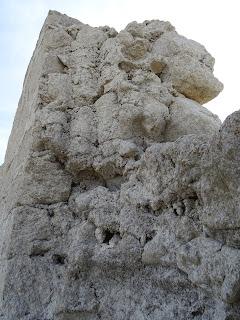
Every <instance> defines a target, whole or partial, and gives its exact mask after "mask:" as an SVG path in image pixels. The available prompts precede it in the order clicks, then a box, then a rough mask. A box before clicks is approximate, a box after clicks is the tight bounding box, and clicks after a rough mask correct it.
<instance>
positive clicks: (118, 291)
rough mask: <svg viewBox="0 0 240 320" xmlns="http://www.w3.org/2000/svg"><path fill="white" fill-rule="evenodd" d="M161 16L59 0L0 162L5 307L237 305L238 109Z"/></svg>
mask: <svg viewBox="0 0 240 320" xmlns="http://www.w3.org/2000/svg"><path fill="white" fill-rule="evenodd" d="M213 65H214V59H213V57H212V56H211V55H210V54H209V53H208V52H207V51H206V49H205V48H204V47H203V46H202V45H200V44H198V43H197V42H195V41H192V40H188V39H186V38H185V37H183V36H180V35H179V34H178V33H177V32H176V31H175V29H174V27H173V26H172V25H171V24H170V23H168V22H162V21H158V20H152V21H144V22H143V23H137V22H132V23H130V24H129V25H128V26H127V27H126V28H125V29H124V30H123V31H121V32H119V33H118V32H116V31H115V30H114V29H113V28H110V27H107V26H104V27H99V28H95V27H91V26H89V25H86V24H83V23H81V22H79V21H77V20H75V19H72V18H69V17H67V16H66V15H62V14H60V13H58V12H55V11H50V12H49V15H48V17H47V19H46V21H45V23H44V26H43V29H42V31H41V34H40V38H39V40H38V43H37V46H36V49H35V51H34V54H33V57H32V60H31V62H30V65H29V68H28V70H27V74H26V78H25V81H24V86H23V93H22V96H21V99H20V102H19V107H18V111H17V113H16V117H15V120H14V125H13V130H12V133H11V136H10V140H9V145H8V150H7V153H6V157H5V162H4V164H3V165H2V166H1V167H0V213H1V214H0V239H1V242H0V319H1V320H99V319H101V320H103V319H104V320H107V319H109V320H112V319H115V320H166V319H168V320H173V319H174V320H175V319H178V320H200V319H201V320H227V319H228V320H230V319H231V320H237V319H240V204H239V193H240V187H239V186H240V166H239V163H240V129H239V128H240V112H239V111H238V112H235V113H233V114H232V115H230V116H229V117H228V118H227V119H226V121H225V122H224V123H223V124H221V122H220V120H219V119H218V117H217V116H215V115H213V114H212V113H211V112H209V111H208V110H207V109H206V108H205V107H203V106H202V105H201V104H202V103H205V102H207V101H209V100H211V99H213V98H214V97H215V96H217V95H218V94H219V92H220V91H221V90H222V84H221V83H220V82H219V81H218V80H217V79H216V78H215V77H214V75H213Z"/></svg>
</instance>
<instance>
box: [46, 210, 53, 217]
mask: <svg viewBox="0 0 240 320" xmlns="http://www.w3.org/2000/svg"><path fill="white" fill-rule="evenodd" d="M47 213H48V216H49V217H50V218H52V217H54V211H53V209H48V210H47Z"/></svg>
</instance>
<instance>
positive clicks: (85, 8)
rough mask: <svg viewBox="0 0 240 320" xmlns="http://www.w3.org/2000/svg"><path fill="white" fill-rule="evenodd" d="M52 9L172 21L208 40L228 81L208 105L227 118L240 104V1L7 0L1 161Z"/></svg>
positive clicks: (1, 7) (1, 32)
mask: <svg viewBox="0 0 240 320" xmlns="http://www.w3.org/2000/svg"><path fill="white" fill-rule="evenodd" d="M49 9H52V10H57V11H60V12H62V13H66V14H67V15H69V16H72V17H75V18H77V19H79V20H80V21H82V22H84V23H88V24H90V25H92V26H100V25H110V26H112V27H115V28H116V29H117V30H118V31H119V30H121V29H123V28H124V27H125V26H126V25H127V24H128V23H129V22H130V21H133V20H135V21H138V22H141V21H144V20H150V19H160V20H168V21H170V22H171V23H172V24H173V25H174V26H175V27H176V29H177V31H178V32H179V33H180V34H183V35H184V36H186V37H188V38H191V39H194V40H196V41H198V42H200V43H201V44H203V45H204V46H205V47H206V48H207V50H208V51H209V52H210V53H211V54H212V55H213V56H214V57H215V59H216V64H215V75H216V76H217V77H218V78H219V80H221V81H222V82H223V83H224V91H223V92H222V93H221V94H220V95H219V96H218V97H217V98H215V99H214V100H212V101H211V102H209V103H208V104H206V106H207V107H208V108H209V109H210V110H211V111H212V112H214V113H216V114H218V116H219V117H220V118H221V120H224V119H225V118H226V116H227V115H229V114H230V113H232V112H233V111H235V110H237V109H239V98H238V90H239V79H238V72H239V71H240V59H239V57H240V45H239V31H240V19H239V12H240V1H239V0H228V1H226V0H200V1H199V0H181V1H180V0H144V1H142V0H35V1H34V0H21V1H20V0H1V3H0V47H1V51H0V71H1V78H0V88H1V103H0V164H1V163H2V162H3V160H4V154H5V150H6V146H7V140H8V136H9V134H10V130H11V126H12V122H13V118H14V114H15V112H16V108H17V103H18V100H19V98H20V94H21V90H22V82H23V79H24V75H25V72H26V69H27V65H28V63H29V60H30V58H31V55H32V52H33V50H34V47H35V44H36V41H37V38H38V35H39V32H40V29H41V26H42V24H43V22H44V19H45V17H46V15H47V13H48V10H49Z"/></svg>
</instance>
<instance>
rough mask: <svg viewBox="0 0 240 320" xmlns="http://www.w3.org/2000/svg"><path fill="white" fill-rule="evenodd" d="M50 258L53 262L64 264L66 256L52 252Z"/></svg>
mask: <svg viewBox="0 0 240 320" xmlns="http://www.w3.org/2000/svg"><path fill="white" fill-rule="evenodd" d="M52 260H53V263H54V264H58V265H64V264H65V261H66V256H65V255H61V254H54V255H53V256H52Z"/></svg>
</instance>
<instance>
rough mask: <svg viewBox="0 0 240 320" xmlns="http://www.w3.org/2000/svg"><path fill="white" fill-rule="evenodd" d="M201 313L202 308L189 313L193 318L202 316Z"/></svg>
mask: <svg viewBox="0 0 240 320" xmlns="http://www.w3.org/2000/svg"><path fill="white" fill-rule="evenodd" d="M203 313H204V308H203V307H200V308H198V309H197V310H195V311H192V312H191V314H192V316H193V317H194V318H195V317H197V316H201V315H203Z"/></svg>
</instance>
